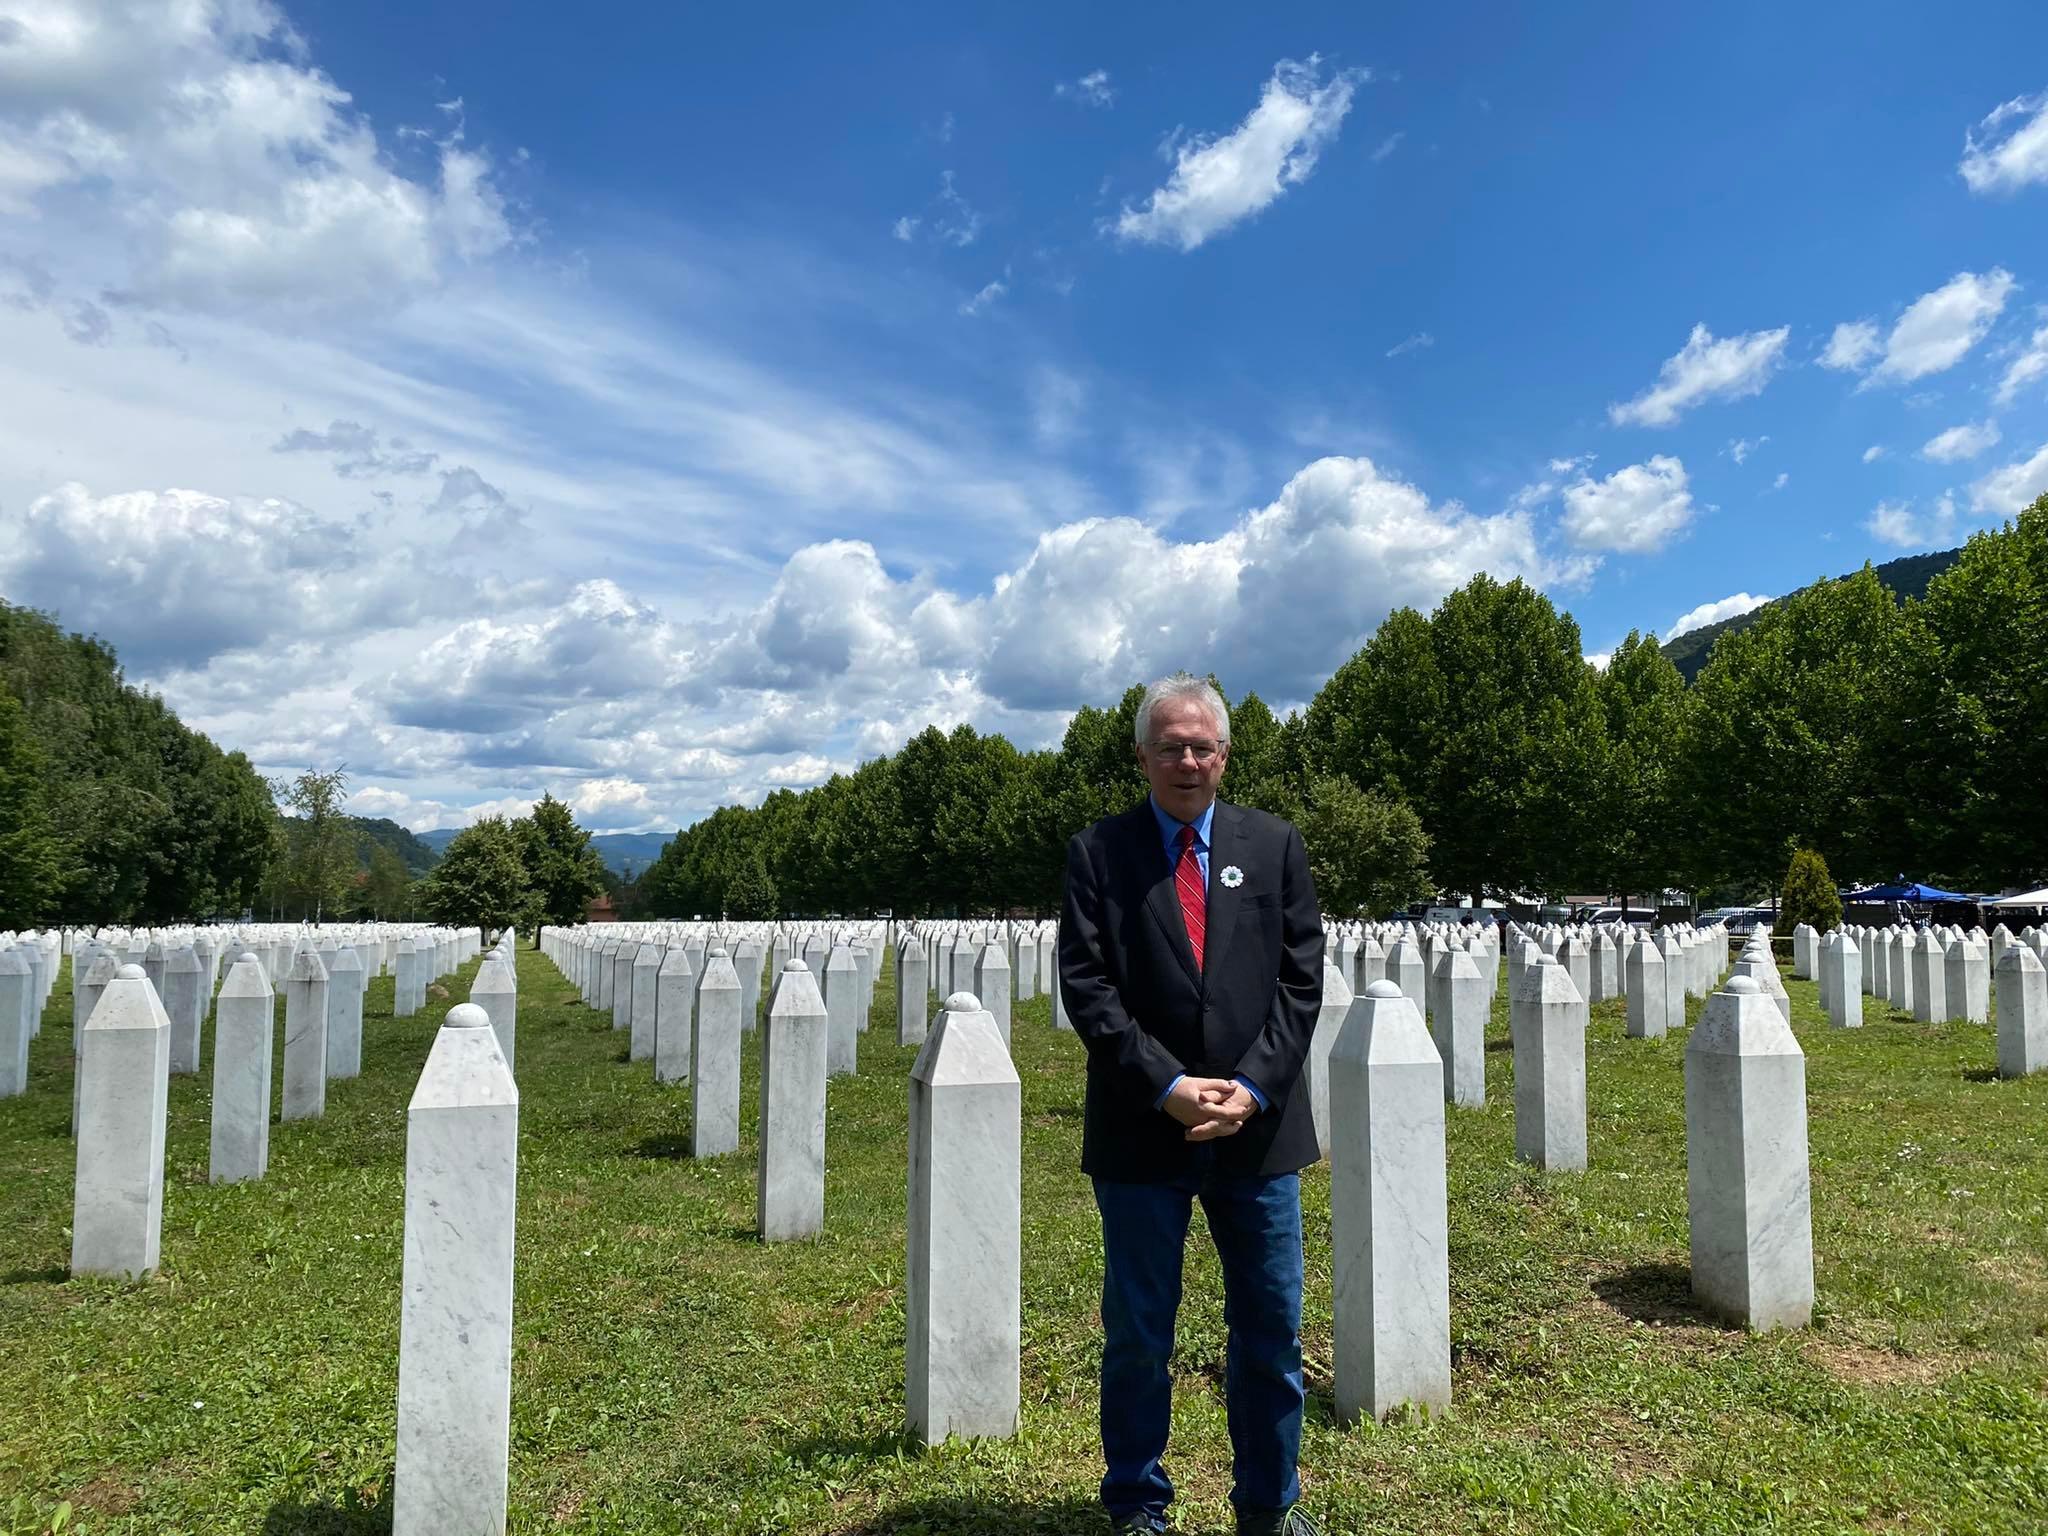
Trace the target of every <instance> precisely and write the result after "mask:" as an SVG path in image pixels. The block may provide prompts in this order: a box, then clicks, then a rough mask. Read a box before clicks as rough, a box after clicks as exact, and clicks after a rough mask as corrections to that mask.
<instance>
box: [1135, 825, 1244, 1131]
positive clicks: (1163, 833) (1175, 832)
mask: <svg viewBox="0 0 2048 1536" xmlns="http://www.w3.org/2000/svg"><path fill="white" fill-rule="evenodd" d="M1145 803H1146V804H1147V805H1149V806H1151V807H1152V819H1153V820H1154V821H1156V822H1158V823H1159V836H1160V839H1161V841H1162V842H1164V843H1165V845H1166V867H1167V868H1168V869H1172V868H1173V867H1174V865H1175V864H1177V863H1178V862H1179V861H1180V832H1181V828H1182V827H1188V826H1192V827H1193V828H1194V829H1195V862H1196V863H1197V864H1199V865H1201V866H1202V890H1203V891H1204V892H1207V891H1208V889H1209V828H1210V827H1211V826H1212V825H1214V823H1215V820H1216V802H1215V801H1214V800H1211V801H1210V802H1209V803H1208V804H1207V805H1205V806H1203V807H1202V814H1201V815H1199V816H1197V817H1196V818H1195V819H1194V820H1193V821H1192V822H1187V821H1177V820H1175V819H1174V818H1173V817H1171V816H1169V815H1167V814H1166V812H1165V811H1163V810H1161V809H1160V808H1159V802H1158V801H1157V800H1155V799H1153V798H1152V797H1151V796H1150V795H1147V796H1146V797H1145ZM1186 1076H1187V1073H1185V1072H1182V1073H1180V1074H1179V1076H1177V1077H1175V1078H1174V1080H1173V1081H1172V1082H1170V1083H1168V1084H1167V1085H1166V1092H1165V1093H1162V1094H1160V1095H1159V1097H1158V1098H1156V1099H1154V1100H1153V1101H1152V1107H1153V1108H1154V1109H1157V1108H1159V1106H1160V1105H1162V1104H1164V1103H1165V1102H1166V1101H1167V1099H1168V1098H1169V1097H1171V1096H1172V1094H1173V1090H1174V1089H1176V1088H1178V1087H1179V1086H1180V1080H1181V1078H1183V1077H1186ZM1237 1081H1238V1082H1240V1083H1242V1084H1244V1087H1245V1091H1246V1092H1247V1093H1249V1094H1250V1095H1251V1096H1252V1097H1253V1098H1254V1099H1256V1100H1257V1101H1258V1105H1259V1108H1261V1109H1264V1108H1265V1107H1266V1096H1265V1095H1264V1094H1263V1093H1261V1092H1259V1085H1258V1084H1257V1083H1255V1082H1253V1081H1252V1080H1251V1079H1250V1078H1248V1077H1243V1076H1240V1077H1238V1078H1237Z"/></svg>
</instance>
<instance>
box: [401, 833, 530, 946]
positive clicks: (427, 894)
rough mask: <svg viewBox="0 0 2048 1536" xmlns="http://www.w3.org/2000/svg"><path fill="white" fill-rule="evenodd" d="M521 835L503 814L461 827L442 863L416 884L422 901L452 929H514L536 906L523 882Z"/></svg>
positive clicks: (423, 904)
mask: <svg viewBox="0 0 2048 1536" xmlns="http://www.w3.org/2000/svg"><path fill="white" fill-rule="evenodd" d="M520 844H521V838H520V836H519V834H518V833H517V832H516V831H514V830H513V827H512V823H510V822H509V821H507V820H506V819H505V818H504V817H502V816H486V817H483V818H482V819H481V820H479V821H477V822H475V823H474V824H473V825H471V826H467V827H464V828H463V829H462V830H461V831H460V832H458V833H456V834H455V837H454V839H453V840H452V841H451V842H450V843H449V844H448V846H447V847H446V848H445V849H443V850H442V853H441V862H440V863H438V864H436V865H435V866H434V868H433V872H432V873H430V874H429V875H427V876H426V878H425V879H423V880H421V881H420V882H419V900H420V905H421V906H422V907H424V908H425V909H426V911H427V914H428V915H429V916H430V917H432V918H433V920H434V921H435V922H437V923H443V924H446V925H447V926H449V927H451V928H478V929H482V930H485V937H486V938H488V937H489V933H488V930H490V929H492V928H515V927H517V926H519V925H520V924H521V923H526V922H531V921H532V920H533V918H534V915H535V912H536V910H537V908H536V904H535V898H534V892H533V888H532V886H531V885H530V884H529V883H528V882H527V877H526V861H525V859H524V858H523V857H522V856H521V848H520Z"/></svg>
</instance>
